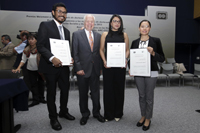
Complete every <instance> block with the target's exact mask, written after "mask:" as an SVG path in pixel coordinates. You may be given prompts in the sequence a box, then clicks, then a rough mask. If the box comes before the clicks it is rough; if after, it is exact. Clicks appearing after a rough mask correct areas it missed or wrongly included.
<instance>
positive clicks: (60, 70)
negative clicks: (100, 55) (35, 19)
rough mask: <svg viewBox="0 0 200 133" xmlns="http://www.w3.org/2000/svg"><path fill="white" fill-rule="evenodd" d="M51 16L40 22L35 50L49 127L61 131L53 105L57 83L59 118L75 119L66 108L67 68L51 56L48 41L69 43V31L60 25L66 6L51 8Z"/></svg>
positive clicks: (67, 89) (57, 5) (67, 92)
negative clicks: (42, 76) (37, 53)
mask: <svg viewBox="0 0 200 133" xmlns="http://www.w3.org/2000/svg"><path fill="white" fill-rule="evenodd" d="M52 15H53V17H54V20H52V21H48V22H41V24H40V27H39V30H38V41H37V49H38V51H39V53H40V54H41V59H40V62H39V68H38V71H39V72H41V73H43V74H44V76H45V78H46V85H47V107H48V111H49V118H50V124H51V127H52V128H53V129H54V130H61V129H62V126H61V125H60V123H59V121H58V119H57V110H56V105H55V97H56V86H57V83H58V86H59V88H60V112H59V117H64V118H66V119H68V120H74V119H75V117H73V116H71V115H70V114H69V112H68V108H67V103H68V94H69V67H68V66H62V62H61V61H60V60H59V59H58V58H56V57H55V56H54V55H53V54H52V52H51V49H50V41H49V39H50V38H53V39H62V40H68V41H70V32H69V30H67V29H66V28H65V27H64V26H63V25H62V23H63V22H64V21H65V20H66V17H67V9H66V6H65V5H64V4H63V3H56V4H55V5H54V6H53V8H52ZM60 26H61V27H60ZM60 28H61V29H60ZM72 60H73V59H72Z"/></svg>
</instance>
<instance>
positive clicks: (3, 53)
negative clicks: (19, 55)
mask: <svg viewBox="0 0 200 133" xmlns="http://www.w3.org/2000/svg"><path fill="white" fill-rule="evenodd" d="M1 42H2V44H3V45H4V46H3V47H2V48H0V69H12V68H13V64H14V62H15V59H16V56H15V54H14V53H13V48H14V47H15V45H14V44H13V43H12V42H11V39H10V36H9V35H2V36H1Z"/></svg>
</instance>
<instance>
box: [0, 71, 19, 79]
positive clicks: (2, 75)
mask: <svg viewBox="0 0 200 133" xmlns="http://www.w3.org/2000/svg"><path fill="white" fill-rule="evenodd" d="M19 76H20V74H19V73H13V72H12V70H0V79H18V78H19Z"/></svg>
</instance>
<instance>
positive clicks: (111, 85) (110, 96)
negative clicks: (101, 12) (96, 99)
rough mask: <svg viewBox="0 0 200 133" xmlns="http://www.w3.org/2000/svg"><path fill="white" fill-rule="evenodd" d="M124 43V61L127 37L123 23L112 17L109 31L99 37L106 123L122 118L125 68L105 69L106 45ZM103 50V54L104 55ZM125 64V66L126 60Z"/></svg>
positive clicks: (127, 51) (126, 50) (127, 49)
mask: <svg viewBox="0 0 200 133" xmlns="http://www.w3.org/2000/svg"><path fill="white" fill-rule="evenodd" d="M109 42H112V43H125V45H126V46H125V47H126V48H125V52H126V55H125V56H126V59H128V56H129V39H128V35H127V34H126V33H125V32H123V21H122V18H121V17H120V16H119V15H116V14H115V15H113V16H112V17H111V19H110V22H109V31H108V32H104V33H103V34H102V36H101V46H100V55H101V58H102V60H103V64H104V68H103V87H104V97H103V100H104V117H105V120H106V121H110V120H113V119H115V120H116V121H119V120H120V118H121V117H122V116H123V107H124V86H125V74H126V68H125V67H124V68H121V67H111V68H110V67H107V62H106V56H107V43H109ZM104 49H105V53H104ZM126 59H125V61H126V64H127V60H126Z"/></svg>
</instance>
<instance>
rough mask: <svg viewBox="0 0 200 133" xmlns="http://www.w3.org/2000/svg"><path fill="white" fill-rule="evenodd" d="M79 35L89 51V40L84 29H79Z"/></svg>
mask: <svg viewBox="0 0 200 133" xmlns="http://www.w3.org/2000/svg"><path fill="white" fill-rule="evenodd" d="M81 36H82V37H83V41H84V44H85V45H86V47H87V48H88V49H90V51H91V48H90V43H89V40H88V38H87V35H86V33H85V30H84V29H83V30H82V31H81Z"/></svg>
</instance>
